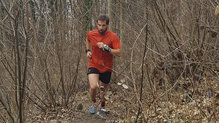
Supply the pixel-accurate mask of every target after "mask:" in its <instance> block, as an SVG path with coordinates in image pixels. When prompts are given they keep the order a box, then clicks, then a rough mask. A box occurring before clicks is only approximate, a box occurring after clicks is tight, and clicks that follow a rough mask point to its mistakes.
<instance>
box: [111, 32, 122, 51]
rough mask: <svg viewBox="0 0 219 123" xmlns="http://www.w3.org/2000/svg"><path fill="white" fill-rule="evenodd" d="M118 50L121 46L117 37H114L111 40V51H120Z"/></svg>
mask: <svg viewBox="0 0 219 123" xmlns="http://www.w3.org/2000/svg"><path fill="white" fill-rule="evenodd" d="M120 48H121V44H120V40H119V37H118V36H117V35H115V36H114V40H113V49H120Z"/></svg>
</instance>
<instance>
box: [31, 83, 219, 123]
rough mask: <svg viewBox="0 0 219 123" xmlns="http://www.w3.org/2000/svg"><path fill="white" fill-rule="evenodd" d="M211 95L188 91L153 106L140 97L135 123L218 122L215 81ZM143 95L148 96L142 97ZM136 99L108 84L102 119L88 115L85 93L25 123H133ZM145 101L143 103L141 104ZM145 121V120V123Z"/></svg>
mask: <svg viewBox="0 0 219 123" xmlns="http://www.w3.org/2000/svg"><path fill="white" fill-rule="evenodd" d="M214 85H215V86H214V88H213V91H212V92H214V93H213V94H210V96H209V95H208V94H209V93H210V92H206V91H205V90H201V89H199V90H198V91H197V92H195V93H193V95H190V94H189V91H188V90H190V89H191V88H190V89H189V88H187V91H181V92H180V91H179V92H178V93H173V92H172V93H173V94H170V95H169V97H170V99H169V100H168V101H166V100H165V99H164V97H165V96H164V97H162V99H160V100H159V101H156V103H150V104H149V102H151V101H150V99H149V96H145V97H144V96H143V101H144V103H143V105H142V108H143V113H142V114H141V115H140V116H139V120H138V123H141V122H146V121H145V120H147V122H150V123H156V122H161V123H169V122H171V123H179V122H180V123H184V122H189V123H190V122H192V123H208V122H219V120H218V119H219V90H218V81H215V82H214ZM144 95H149V94H147V93H144ZM135 98H136V95H135V94H134V93H133V90H132V89H130V88H128V89H127V88H124V87H122V86H121V85H117V84H116V83H114V84H112V85H111V87H110V88H109V90H108V93H107V94H106V99H107V102H106V115H105V117H100V116H98V115H97V114H94V115H90V114H89V113H88V108H89V105H90V100H89V99H90V97H89V93H88V91H87V90H83V91H81V92H78V93H77V94H76V97H75V100H74V102H73V103H72V106H69V107H71V108H63V107H58V108H54V109H49V110H48V111H46V112H44V113H42V112H38V113H37V112H34V114H29V119H28V120H27V122H36V123H39V122H49V123H134V121H135V117H136V114H137V111H138V103H137V101H136V99H135ZM144 99H145V100H144ZM144 117H146V118H147V119H145V118H144Z"/></svg>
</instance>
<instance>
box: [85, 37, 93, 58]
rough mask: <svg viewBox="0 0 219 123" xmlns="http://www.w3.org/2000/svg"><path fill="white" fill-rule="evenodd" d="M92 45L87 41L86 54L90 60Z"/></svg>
mask: <svg viewBox="0 0 219 123" xmlns="http://www.w3.org/2000/svg"><path fill="white" fill-rule="evenodd" d="M90 48H91V44H90V42H89V41H88V40H87V39H86V54H87V57H88V58H89V59H90V58H91V55H92V53H91V49H90Z"/></svg>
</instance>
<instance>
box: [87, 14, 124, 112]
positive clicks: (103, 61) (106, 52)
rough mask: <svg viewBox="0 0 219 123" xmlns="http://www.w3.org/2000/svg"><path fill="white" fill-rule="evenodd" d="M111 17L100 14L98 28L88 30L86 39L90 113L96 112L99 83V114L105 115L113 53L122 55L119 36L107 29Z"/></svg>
mask: <svg viewBox="0 0 219 123" xmlns="http://www.w3.org/2000/svg"><path fill="white" fill-rule="evenodd" d="M108 26H109V17H108V16H106V15H100V16H99V17H98V18H97V29H96V30H92V31H90V32H88V34H87V40H86V54H87V57H88V58H89V65H88V81H89V84H90V90H89V91H90V96H91V101H92V102H91V103H92V105H91V106H90V108H89V113H90V114H95V113H96V107H95V106H96V93H97V85H99V88H100V97H101V102H100V106H99V112H98V115H100V116H104V112H103V109H104V106H105V98H104V95H105V93H106V91H107V88H108V85H109V82H110V78H111V73H112V69H113V55H115V56H119V57H120V56H121V51H120V48H121V44H120V40H119V38H118V36H117V35H116V34H115V33H113V32H111V31H109V30H107V28H108Z"/></svg>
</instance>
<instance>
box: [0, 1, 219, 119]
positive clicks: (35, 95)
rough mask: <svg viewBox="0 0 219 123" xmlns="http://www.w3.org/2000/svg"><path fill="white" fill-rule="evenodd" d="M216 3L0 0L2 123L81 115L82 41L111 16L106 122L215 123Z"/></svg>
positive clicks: (218, 69)
mask: <svg viewBox="0 0 219 123" xmlns="http://www.w3.org/2000/svg"><path fill="white" fill-rule="evenodd" d="M217 5H219V1H218V0H106V1H105V0H0V21H1V22H0V60H1V61H0V122H12V123H13V122H20V123H22V122H40V121H49V120H53V119H57V120H59V121H62V120H61V119H65V118H66V117H65V116H64V115H63V114H64V113H63V111H65V114H68V115H66V116H71V118H74V117H73V116H74V115H73V114H74V112H79V111H81V112H82V111H84V112H86V110H87V109H86V108H82V107H86V105H85V104H84V103H79V102H78V101H79V100H81V101H82V100H85V99H86V100H89V96H88V94H86V93H87V92H88V88H89V85H88V82H87V75H86V73H87V65H88V60H87V58H86V56H85V39H86V34H87V32H88V31H90V30H92V29H95V28H96V18H97V16H98V15H100V14H107V15H108V16H109V17H110V28H109V29H110V30H112V31H113V32H115V33H116V34H117V35H118V36H119V38H120V40H121V43H122V56H121V57H116V59H115V64H114V69H113V76H112V80H111V87H110V89H109V93H110V94H108V95H107V96H108V98H107V100H108V102H107V105H108V110H109V112H110V113H111V114H116V115H113V116H111V119H114V121H113V122H217V121H218V119H219V108H218V106H219V87H218V82H219V36H218V33H219V15H216V14H215V8H216V6H217ZM127 87H128V88H127ZM83 95H86V96H85V98H82V97H83ZM82 102H83V101H82ZM87 103H88V102H87ZM80 107H81V108H80ZM112 111H114V113H112ZM48 112H56V113H53V117H49V115H50V114H51V113H48ZM60 112H61V113H62V114H60V115H59V116H58V115H57V114H59V113H60ZM66 112H67V113H66ZM54 114H55V115H54ZM79 117H80V116H79ZM71 118H70V119H71ZM106 121H107V119H106ZM111 121H112V120H111ZM66 122H71V120H68V121H67V120H66ZM72 122H73V121H72ZM107 122H110V121H107Z"/></svg>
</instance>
